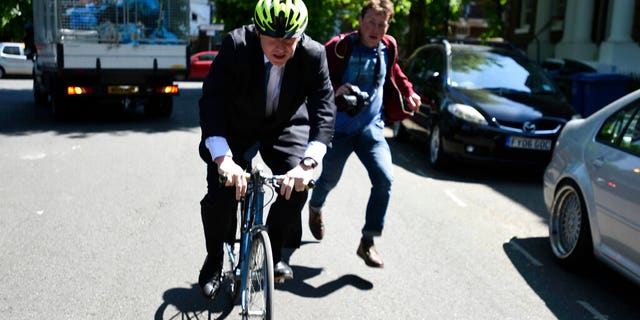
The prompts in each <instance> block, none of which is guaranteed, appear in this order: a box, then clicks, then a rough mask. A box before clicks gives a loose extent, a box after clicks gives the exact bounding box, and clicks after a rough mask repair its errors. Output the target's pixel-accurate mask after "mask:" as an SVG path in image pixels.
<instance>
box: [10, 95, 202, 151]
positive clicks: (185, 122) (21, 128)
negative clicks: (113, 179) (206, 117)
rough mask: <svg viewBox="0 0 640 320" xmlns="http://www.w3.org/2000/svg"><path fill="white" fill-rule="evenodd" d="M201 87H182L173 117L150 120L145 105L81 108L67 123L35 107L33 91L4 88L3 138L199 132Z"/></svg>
mask: <svg viewBox="0 0 640 320" xmlns="http://www.w3.org/2000/svg"><path fill="white" fill-rule="evenodd" d="M200 94H201V90H200V89H198V88H184V89H183V88H181V89H180V95H179V96H176V97H175V98H174V111H173V114H172V115H171V117H169V118H152V117H146V116H144V114H143V113H142V106H141V105H139V106H137V108H136V109H135V110H126V111H124V110H121V108H119V107H117V106H103V107H97V106H96V105H87V106H86V108H85V109H84V110H82V108H84V107H85V106H80V108H81V109H80V110H79V111H78V112H76V113H75V114H74V115H72V116H71V117H69V119H65V120H63V121H60V120H56V119H55V118H54V117H53V115H52V113H51V110H50V109H49V108H48V107H46V106H41V105H35V103H34V101H33V96H32V91H31V89H29V90H26V89H24V88H22V89H20V88H0V135H18V136H20V135H29V134H36V133H41V132H55V133H56V134H58V135H64V136H69V137H71V138H76V139H77V138H84V137H87V136H89V135H91V134H95V133H104V132H111V133H113V132H117V133H119V134H122V133H126V132H146V133H159V132H168V131H172V130H194V129H197V130H199V115H198V99H199V98H200Z"/></svg>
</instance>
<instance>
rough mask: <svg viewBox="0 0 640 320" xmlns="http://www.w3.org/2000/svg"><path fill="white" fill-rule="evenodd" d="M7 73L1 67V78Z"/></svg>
mask: <svg viewBox="0 0 640 320" xmlns="http://www.w3.org/2000/svg"><path fill="white" fill-rule="evenodd" d="M5 75H6V74H5V72H4V69H2V68H1V67H0V79H2V78H4V76H5Z"/></svg>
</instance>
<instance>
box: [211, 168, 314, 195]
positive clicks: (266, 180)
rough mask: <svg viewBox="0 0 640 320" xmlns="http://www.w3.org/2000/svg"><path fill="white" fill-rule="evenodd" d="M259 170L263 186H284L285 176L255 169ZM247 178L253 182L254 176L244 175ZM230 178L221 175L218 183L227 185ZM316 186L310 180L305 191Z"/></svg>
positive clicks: (246, 173)
mask: <svg viewBox="0 0 640 320" xmlns="http://www.w3.org/2000/svg"><path fill="white" fill-rule="evenodd" d="M254 170H257V172H258V173H259V175H260V179H261V180H262V183H263V184H268V185H270V186H272V187H274V188H279V187H280V185H282V181H284V175H283V174H280V175H266V174H264V173H263V171H262V170H261V169H254ZM244 176H245V178H246V179H247V182H251V177H252V176H253V175H252V174H251V173H248V172H245V173H244ZM227 179H228V177H227V176H226V175H219V179H218V181H219V182H220V183H221V184H225V183H226V182H227ZM315 185H316V181H315V180H313V179H311V180H309V182H307V184H306V185H305V186H304V189H305V190H309V189H313V187H315Z"/></svg>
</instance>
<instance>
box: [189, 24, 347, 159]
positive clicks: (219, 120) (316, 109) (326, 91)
mask: <svg viewBox="0 0 640 320" xmlns="http://www.w3.org/2000/svg"><path fill="white" fill-rule="evenodd" d="M282 77H283V78H282V87H281V91H280V98H279V99H280V100H279V103H278V107H277V109H276V111H275V113H274V114H273V116H271V117H270V118H268V119H267V118H266V117H265V85H266V83H265V66H264V58H263V52H262V48H261V46H260V38H259V36H258V35H257V34H256V31H255V28H254V26H253V25H250V26H244V27H241V28H238V29H235V30H233V31H231V32H230V33H229V34H228V35H227V36H226V37H225V38H224V40H223V43H222V47H221V49H220V50H219V52H218V55H217V56H216V59H215V61H214V62H213V64H212V65H211V70H210V71H209V74H208V76H207V78H206V79H205V80H204V83H203V87H202V98H201V99H200V126H201V128H202V140H201V143H200V156H201V157H202V159H203V160H205V161H206V162H207V163H208V164H211V163H212V162H211V161H212V159H211V155H210V153H209V151H208V150H207V149H206V147H205V146H204V140H205V139H206V138H208V137H210V136H222V137H225V138H226V139H227V142H228V143H229V146H230V147H231V151H232V152H233V153H234V157H236V156H238V155H239V153H244V152H245V151H246V148H248V147H249V146H250V145H252V144H254V143H255V142H256V141H260V144H261V148H263V147H272V148H275V149H277V150H279V151H282V152H285V153H287V154H289V155H299V156H300V157H301V156H302V155H303V153H304V150H305V148H306V145H307V143H308V142H309V141H314V140H315V141H320V142H322V143H325V144H327V145H329V143H330V142H331V139H332V137H333V125H334V122H335V113H336V107H335V104H334V98H333V96H334V95H333V88H332V86H331V81H330V80H329V70H328V67H327V60H326V54H325V50H324V46H323V45H321V44H320V43H318V42H316V41H314V40H312V39H311V38H310V37H308V36H306V35H303V37H302V39H300V42H299V43H298V45H297V48H296V51H295V53H294V55H293V57H292V58H291V59H290V60H289V61H287V64H286V68H285V71H284V74H283V75H282Z"/></svg>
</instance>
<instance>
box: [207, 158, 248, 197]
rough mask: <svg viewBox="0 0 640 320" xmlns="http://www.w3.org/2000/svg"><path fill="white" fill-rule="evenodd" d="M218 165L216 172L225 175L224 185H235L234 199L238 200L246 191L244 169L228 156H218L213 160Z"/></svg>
mask: <svg viewBox="0 0 640 320" xmlns="http://www.w3.org/2000/svg"><path fill="white" fill-rule="evenodd" d="M214 162H215V163H216V164H217V165H218V174H220V175H221V176H224V177H226V180H225V184H224V185H225V186H227V187H231V186H235V187H236V200H240V199H241V198H242V197H244V194H245V193H246V192H247V178H246V174H245V172H244V170H242V168H241V167H240V166H239V165H237V164H236V163H235V162H234V161H233V158H231V157H229V156H224V157H218V158H216V159H215V160H214Z"/></svg>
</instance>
